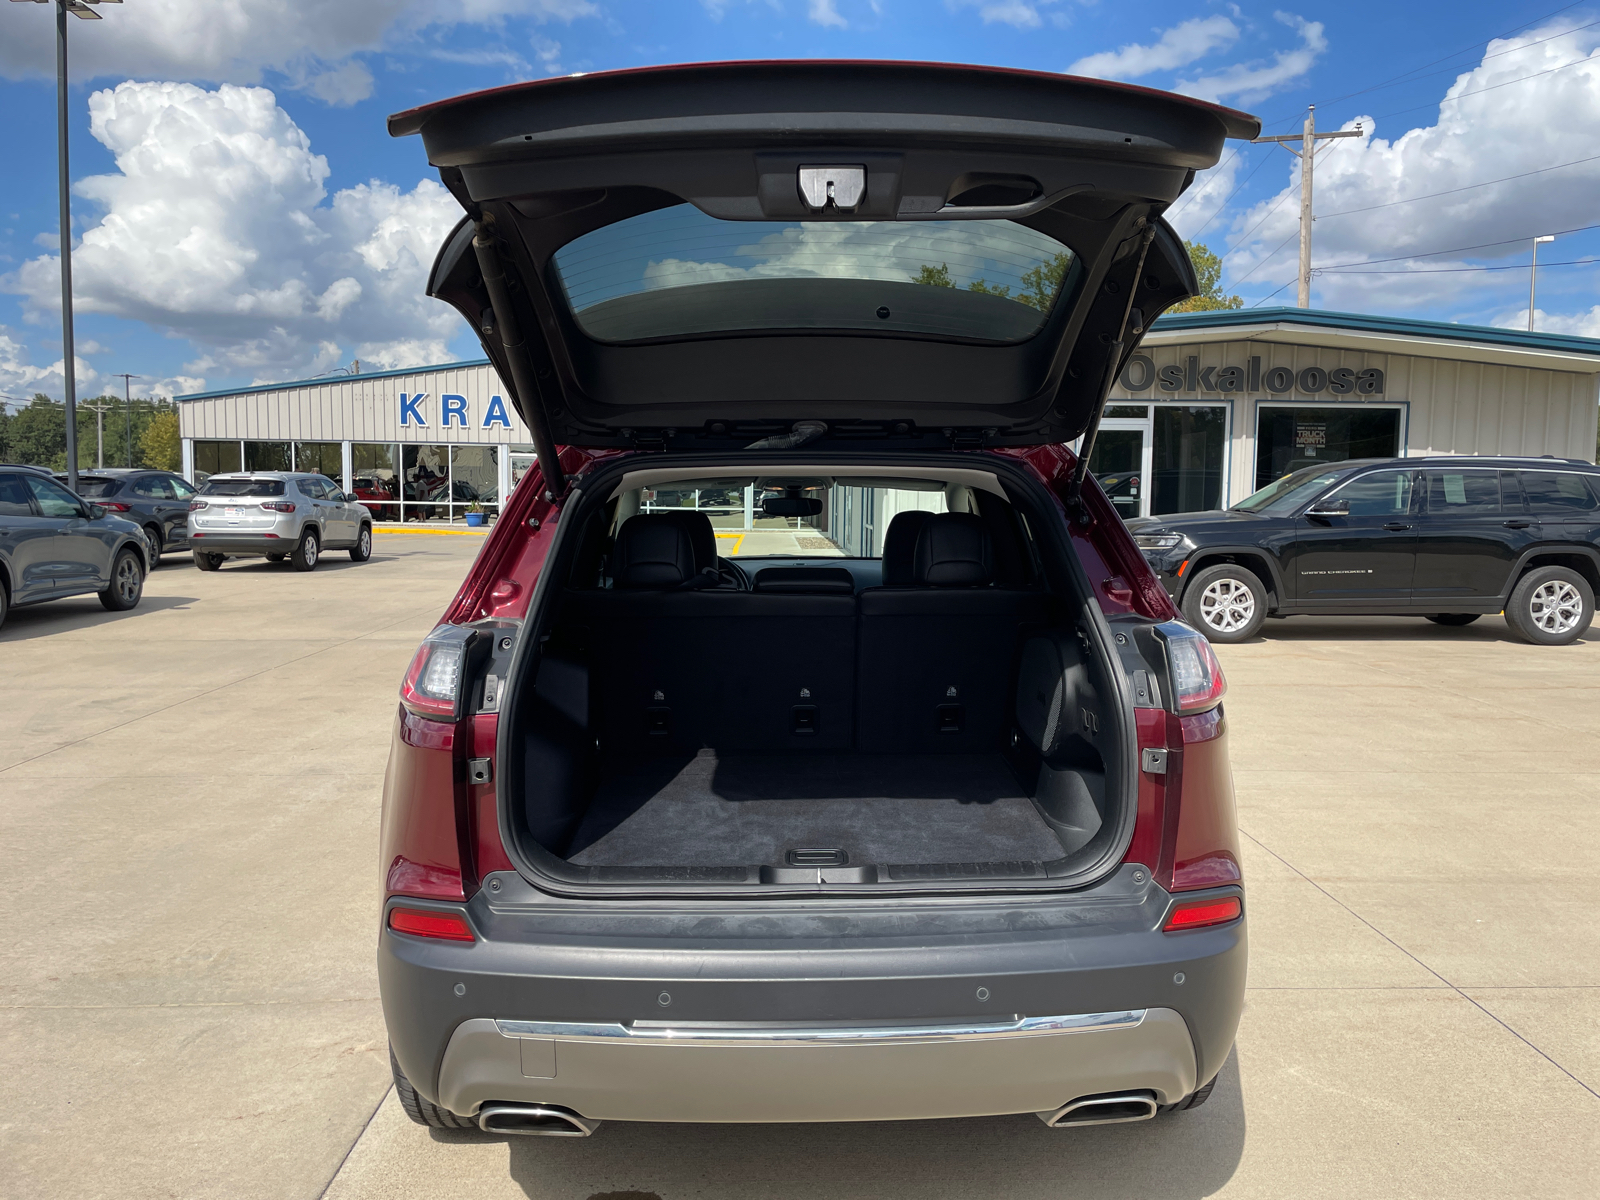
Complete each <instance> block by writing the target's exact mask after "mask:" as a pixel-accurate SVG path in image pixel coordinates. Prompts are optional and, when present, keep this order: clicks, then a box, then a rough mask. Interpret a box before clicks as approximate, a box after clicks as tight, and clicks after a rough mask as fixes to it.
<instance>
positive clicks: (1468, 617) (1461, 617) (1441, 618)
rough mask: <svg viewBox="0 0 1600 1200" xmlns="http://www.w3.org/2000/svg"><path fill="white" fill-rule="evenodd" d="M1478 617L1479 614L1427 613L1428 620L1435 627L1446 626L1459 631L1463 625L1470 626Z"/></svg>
mask: <svg viewBox="0 0 1600 1200" xmlns="http://www.w3.org/2000/svg"><path fill="white" fill-rule="evenodd" d="M1480 615H1481V614H1479V613H1429V614H1428V620H1430V621H1432V622H1433V623H1434V624H1435V625H1447V626H1449V627H1450V628H1451V629H1459V628H1460V627H1461V626H1463V625H1471V624H1472V623H1473V622H1474V621H1476V620H1477V619H1478V617H1479V616H1480Z"/></svg>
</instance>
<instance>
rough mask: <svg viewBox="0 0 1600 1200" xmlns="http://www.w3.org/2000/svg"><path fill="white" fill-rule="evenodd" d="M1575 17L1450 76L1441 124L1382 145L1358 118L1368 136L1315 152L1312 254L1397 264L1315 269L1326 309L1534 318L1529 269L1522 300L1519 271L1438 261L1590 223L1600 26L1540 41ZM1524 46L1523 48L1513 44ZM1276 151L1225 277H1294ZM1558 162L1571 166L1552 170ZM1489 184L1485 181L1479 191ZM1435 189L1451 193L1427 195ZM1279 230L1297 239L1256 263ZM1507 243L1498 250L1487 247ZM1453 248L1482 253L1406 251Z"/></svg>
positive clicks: (1295, 172)
mask: <svg viewBox="0 0 1600 1200" xmlns="http://www.w3.org/2000/svg"><path fill="white" fill-rule="evenodd" d="M1571 23H1572V19H1571V18H1570V17H1568V18H1561V19H1558V20H1557V21H1555V22H1552V23H1550V24H1549V25H1547V26H1545V27H1544V28H1541V29H1534V30H1529V31H1527V32H1525V33H1523V34H1521V35H1520V36H1519V37H1517V38H1511V39H1505V40H1500V41H1495V42H1491V43H1489V45H1488V47H1487V48H1486V50H1485V58H1484V60H1483V61H1482V63H1481V64H1480V65H1479V66H1478V67H1477V68H1475V69H1474V70H1472V71H1469V72H1466V73H1465V74H1462V75H1460V76H1458V77H1457V79H1456V80H1455V82H1454V83H1453V84H1452V85H1451V87H1450V88H1449V91H1448V92H1447V93H1446V99H1445V100H1444V102H1443V103H1442V104H1441V108H1440V113H1439V118H1438V121H1437V123H1435V124H1433V125H1430V126H1427V127H1424V128H1418V129H1412V130H1410V131H1408V132H1406V133H1405V134H1403V135H1402V136H1400V137H1398V138H1396V139H1394V140H1393V141H1386V140H1384V139H1382V138H1379V137H1376V136H1374V122H1373V120H1372V118H1370V117H1366V118H1361V120H1362V122H1363V124H1364V125H1365V128H1366V130H1367V133H1368V136H1367V137H1365V138H1360V139H1351V140H1348V141H1338V142H1332V143H1327V144H1325V145H1326V147H1327V148H1325V149H1324V150H1323V151H1322V152H1321V154H1320V155H1319V156H1318V159H1317V172H1316V195H1315V205H1316V212H1317V222H1316V226H1315V236H1314V260H1313V261H1314V263H1317V264H1334V263H1341V264H1342V263H1355V264H1361V263H1366V262H1371V261H1372V260H1374V259H1399V260H1400V261H1393V262H1384V263H1373V264H1372V265H1371V266H1370V267H1368V268H1365V269H1366V270H1368V271H1372V272H1377V271H1382V272H1386V273H1384V274H1357V273H1355V271H1350V272H1342V273H1341V272H1336V271H1329V272H1326V273H1323V274H1320V275H1318V276H1317V278H1316V280H1315V282H1314V284H1313V293H1314V300H1315V302H1316V303H1317V304H1318V305H1319V306H1321V307H1326V308H1335V309H1348V310H1352V311H1364V310H1371V309H1373V308H1378V309H1386V310H1389V311H1394V310H1397V309H1399V310H1403V309H1406V308H1411V307H1420V306H1423V305H1439V306H1442V307H1449V308H1453V309H1455V310H1456V311H1464V310H1466V309H1468V308H1469V307H1470V306H1473V305H1478V306H1492V307H1491V308H1487V309H1485V308H1482V307H1480V310H1479V311H1480V314H1482V315H1479V316H1478V317H1477V318H1475V319H1480V320H1481V319H1489V317H1491V316H1492V318H1493V319H1495V320H1506V319H1508V318H1509V317H1510V316H1511V315H1512V314H1515V313H1516V312H1518V311H1520V313H1521V318H1520V319H1521V321H1522V323H1523V324H1524V325H1525V324H1526V320H1527V307H1526V304H1527V301H1526V286H1527V277H1526V275H1522V276H1521V282H1520V287H1521V289H1522V291H1521V299H1520V300H1519V299H1518V298H1517V297H1518V293H1517V291H1516V290H1514V288H1513V287H1512V281H1511V277H1514V276H1516V275H1517V274H1518V273H1517V272H1509V271H1507V272H1482V273H1465V272H1463V273H1443V272H1442V271H1441V270H1440V269H1441V268H1451V267H1462V266H1470V265H1473V262H1472V260H1474V259H1478V260H1482V259H1485V258H1488V259H1491V260H1492V259H1494V258H1496V257H1498V258H1500V259H1502V260H1504V259H1505V257H1506V256H1508V255H1522V256H1525V255H1526V254H1527V251H1528V244H1527V241H1526V239H1527V238H1529V237H1531V236H1533V235H1534V234H1539V233H1548V232H1551V231H1554V230H1560V229H1572V228H1577V227H1579V226H1585V225H1589V224H1592V223H1593V222H1594V197H1595V195H1596V193H1597V192H1600V162H1587V163H1578V162H1577V160H1580V159H1585V158H1591V157H1600V31H1597V30H1583V31H1581V32H1577V33H1574V34H1572V35H1571V36H1569V37H1557V38H1554V39H1553V40H1550V41H1544V42H1543V43H1542V44H1537V45H1536V44H1535V43H1538V42H1540V39H1543V38H1549V37H1551V35H1552V34H1553V33H1557V32H1559V31H1560V30H1561V29H1563V28H1567V27H1570V25H1571ZM1522 46H1525V47H1527V48H1526V49H1521V50H1518V52H1517V53H1514V54H1511V53H1507V51H1509V50H1513V49H1517V48H1518V47H1522ZM1546 72H1548V73H1546ZM1500 85H1509V86H1500ZM1452 97H1460V99H1452ZM1345 124H1346V127H1350V126H1353V125H1354V124H1355V122H1354V121H1349V122H1346V123H1345ZM1261 152H1267V148H1263V150H1262V151H1261ZM1274 153H1276V152H1275V151H1274ZM1278 157H1280V158H1281V159H1282V164H1283V165H1282V169H1283V170H1284V171H1285V174H1286V176H1287V183H1286V186H1285V187H1284V188H1283V190H1281V191H1280V192H1278V193H1277V194H1276V195H1274V196H1273V197H1271V198H1269V199H1267V200H1263V201H1261V202H1260V203H1259V204H1256V205H1255V206H1253V207H1252V208H1251V209H1250V210H1249V211H1248V212H1246V213H1244V214H1243V215H1242V216H1240V217H1238V218H1237V219H1236V221H1235V222H1234V237H1235V238H1236V239H1237V238H1238V237H1239V236H1240V234H1241V233H1246V232H1249V231H1250V230H1251V227H1252V226H1255V225H1257V224H1258V223H1259V226H1260V227H1259V228H1257V229H1255V230H1254V232H1249V236H1248V238H1247V240H1246V241H1244V242H1242V243H1240V244H1239V247H1238V249H1237V251H1236V252H1235V253H1234V254H1232V255H1231V256H1230V257H1229V259H1228V274H1229V276H1230V278H1233V279H1237V278H1239V277H1240V276H1241V275H1243V274H1244V273H1245V272H1247V271H1250V270H1251V269H1252V268H1255V272H1254V274H1252V275H1251V276H1250V283H1251V285H1252V286H1254V285H1257V284H1260V283H1265V282H1270V283H1274V284H1276V283H1281V282H1284V281H1286V280H1289V279H1292V278H1293V277H1294V272H1295V265H1296V258H1295V254H1294V241H1293V235H1294V234H1295V232H1296V230H1297V228H1298V219H1297V218H1298V210H1299V205H1298V196H1299V175H1300V164H1299V160H1298V159H1292V158H1290V156H1288V155H1285V154H1279V155H1278ZM1564 163H1577V165H1574V166H1571V167H1563V168H1561V169H1558V170H1547V169H1545V168H1550V167H1555V166H1558V165H1559V164H1564ZM1530 172H1537V173H1530ZM1512 176H1520V178H1510V177H1512ZM1495 180H1504V182H1491V181H1495ZM1483 183H1488V186H1484V187H1477V186H1471V185H1476V184H1483ZM1456 189H1462V190H1456ZM1441 192H1442V193H1449V194H1447V195H1439V196H1435V197H1434V198H1431V199H1425V198H1422V197H1428V196H1433V194H1434V193H1441ZM1355 210H1360V211H1355ZM1269 211H1270V215H1268V214H1269ZM1341 214H1347V215H1341ZM1285 239H1289V244H1288V245H1287V246H1285V247H1284V249H1283V251H1282V252H1281V253H1278V254H1277V255H1276V256H1275V257H1272V259H1271V261H1270V262H1269V263H1266V264H1265V265H1260V266H1258V264H1260V263H1261V262H1262V260H1263V259H1264V258H1265V257H1267V256H1268V255H1270V254H1271V253H1272V251H1273V250H1274V249H1275V248H1276V247H1277V246H1278V245H1279V244H1280V243H1281V242H1283V241H1284V240H1285ZM1508 239H1509V241H1508V244H1506V245H1503V246H1490V245H1489V243H1496V242H1503V241H1507V240H1508ZM1558 245H1559V243H1558ZM1456 247H1462V248H1468V247H1477V248H1478V249H1473V250H1465V249H1463V251H1462V252H1461V253H1459V254H1452V255H1449V256H1443V255H1432V254H1428V256H1427V257H1419V258H1411V257H1409V256H1411V255H1421V254H1425V253H1427V252H1431V251H1436V250H1446V249H1452V248H1456ZM1547 249H1548V248H1547ZM1551 257H1552V259H1553V258H1554V257H1555V256H1554V255H1552V256H1551ZM1513 261H1516V260H1515V259H1513ZM1387 272H1401V273H1399V274H1389V273H1387ZM1424 272H1425V273H1424ZM1540 282H1541V285H1542V284H1543V283H1544V278H1543V273H1542V272H1541V278H1540ZM1542 291H1543V287H1541V292H1542ZM1502 306H1503V307H1502ZM1558 319H1559V318H1557V317H1555V316H1550V317H1547V318H1543V319H1542V320H1544V321H1547V322H1549V323H1548V324H1547V325H1545V326H1544V327H1547V328H1552V329H1554V328H1556V327H1557V325H1556V322H1557V321H1558ZM1572 319H1573V320H1587V319H1589V318H1588V317H1586V316H1581V315H1580V317H1576V318H1572Z"/></svg>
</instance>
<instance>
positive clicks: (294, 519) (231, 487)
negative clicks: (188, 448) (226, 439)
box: [189, 471, 372, 571]
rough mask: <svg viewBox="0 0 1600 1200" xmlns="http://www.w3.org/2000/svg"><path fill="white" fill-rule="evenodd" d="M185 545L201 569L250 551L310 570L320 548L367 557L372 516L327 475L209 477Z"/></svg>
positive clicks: (195, 504) (191, 511) (253, 473)
mask: <svg viewBox="0 0 1600 1200" xmlns="http://www.w3.org/2000/svg"><path fill="white" fill-rule="evenodd" d="M189 544H190V545H191V546H193V547H194V565H195V566H197V567H199V568H200V569H201V570H202V571H215V570H217V569H218V568H219V567H221V566H222V562H223V560H224V559H226V558H230V557H245V556H256V555H260V556H262V557H265V558H266V560H267V561H268V562H282V561H283V560H284V559H285V558H287V559H288V560H289V561H290V562H292V563H293V564H294V567H295V570H297V571H312V570H315V569H316V566H317V561H318V559H319V558H321V556H322V552H323V551H324V550H349V551H350V558H351V560H352V561H353V562H366V561H367V559H369V558H371V557H372V514H371V513H370V512H368V511H367V509H366V508H365V507H364V506H363V505H362V504H361V502H360V501H359V500H358V499H357V498H356V495H355V493H354V492H348V493H347V492H341V491H340V490H339V485H338V484H336V483H334V481H333V480H331V479H329V478H328V477H327V476H326V475H310V474H305V475H301V474H294V473H291V472H288V471H247V472H240V473H237V474H229V475H213V476H211V477H210V478H209V479H207V480H206V482H205V485H204V486H203V487H201V489H200V494H199V496H197V497H196V498H195V499H194V500H193V501H191V502H190V504H189Z"/></svg>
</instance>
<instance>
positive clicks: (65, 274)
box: [12, 0, 122, 491]
mask: <svg viewBox="0 0 1600 1200" xmlns="http://www.w3.org/2000/svg"><path fill="white" fill-rule="evenodd" d="M32 2H33V3H34V4H54V5H55V10H56V159H57V168H58V171H59V187H60V190H61V373H62V381H63V391H64V393H65V399H66V404H67V487H69V488H71V489H72V490H73V491H77V490H78V396H77V378H76V375H77V372H76V370H75V368H76V366H77V363H76V358H77V355H76V352H75V350H74V348H73V344H72V191H71V188H72V179H71V173H70V172H69V171H68V169H67V14H68V13H71V14H72V15H73V16H75V17H77V18H79V19H80V20H83V21H98V20H100V14H99V13H97V12H95V11H94V9H92V8H90V7H89V6H90V5H91V4H121V3H122V0H32ZM12 3H14V4H26V3H28V0H12Z"/></svg>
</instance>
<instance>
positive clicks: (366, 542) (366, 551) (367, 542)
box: [350, 525, 372, 562]
mask: <svg viewBox="0 0 1600 1200" xmlns="http://www.w3.org/2000/svg"><path fill="white" fill-rule="evenodd" d="M371 557H372V526H371V525H363V526H362V527H361V532H360V533H358V534H356V544H355V545H354V546H351V547H350V561H351V562H366V561H367V559H369V558H371Z"/></svg>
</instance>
